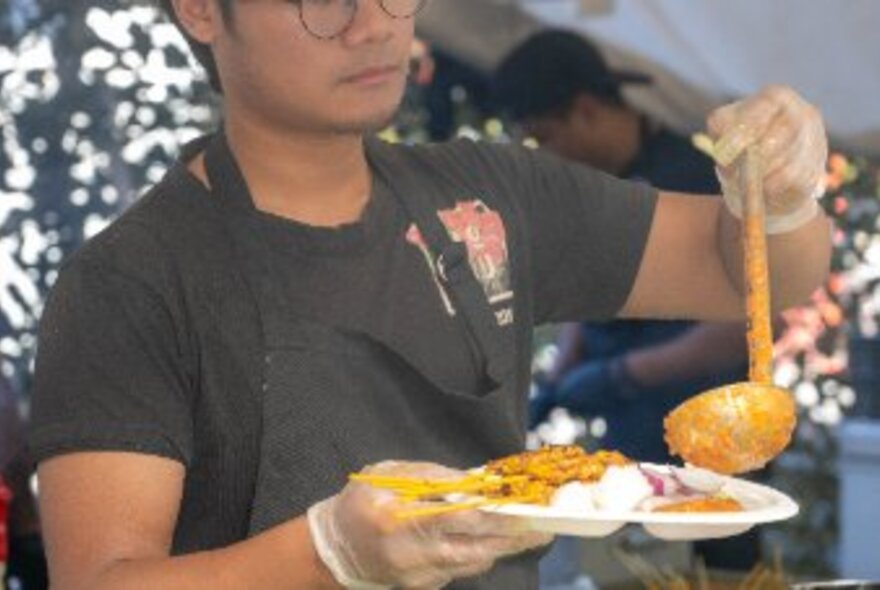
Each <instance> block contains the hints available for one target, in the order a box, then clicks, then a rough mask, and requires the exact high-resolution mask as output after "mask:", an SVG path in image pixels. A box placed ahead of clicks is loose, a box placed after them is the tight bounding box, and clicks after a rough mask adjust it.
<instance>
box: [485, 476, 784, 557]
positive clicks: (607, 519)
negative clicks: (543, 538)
mask: <svg viewBox="0 0 880 590" xmlns="http://www.w3.org/2000/svg"><path fill="white" fill-rule="evenodd" d="M651 468H652V469H655V470H665V471H668V470H669V467H668V466H665V465H651ZM723 479H724V480H725V482H724V486H723V488H722V492H724V493H725V494H727V495H729V496H731V497H733V498H735V499H736V500H738V501H739V502H740V503H741V504H742V505H743V507H744V508H745V510H743V511H742V512H647V511H640V510H633V511H627V512H607V511H599V510H595V509H592V508H586V509H584V510H582V511H581V510H571V509H562V508H555V507H552V506H536V505H531V504H506V505H501V506H485V507H483V508H481V510H485V511H487V512H493V513H496V514H506V515H509V516H515V517H518V518H521V519H522V521H523V525H524V526H525V527H526V528H528V529H531V530H536V531H544V532H548V533H554V534H560V535H572V536H576V537H605V536H607V535H610V534H612V533H614V532H615V531H617V530H619V529H620V528H622V527H624V526H625V525H627V524H638V525H641V526H643V527H644V528H645V530H647V531H648V533H650V534H651V535H654V536H655V537H658V538H661V539H666V540H670V541H685V540H694V539H714V538H721V537H730V536H733V535H738V534H741V533H744V532H746V531H747V530H749V529H750V528H752V527H753V526H755V525H756V524H762V523H768V522H776V521H780V520H787V519H789V518H792V517H793V516H795V515H796V514H797V513H798V510H799V508H798V505H797V503H796V502H795V501H794V500H792V499H791V498H789V497H788V496H786V495H785V494H783V493H782V492H779V491H777V490H774V489H773V488H770V487H767V486H763V485H759V484H756V483H752V482H749V481H745V480H742V479H737V478H734V477H724V478H723Z"/></svg>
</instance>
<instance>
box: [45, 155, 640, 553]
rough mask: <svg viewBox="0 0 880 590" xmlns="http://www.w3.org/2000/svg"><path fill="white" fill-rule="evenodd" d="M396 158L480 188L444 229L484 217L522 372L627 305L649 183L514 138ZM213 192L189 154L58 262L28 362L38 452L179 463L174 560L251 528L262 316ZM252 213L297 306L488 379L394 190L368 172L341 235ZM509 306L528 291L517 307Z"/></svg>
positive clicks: (497, 304) (490, 281) (432, 364)
mask: <svg viewBox="0 0 880 590" xmlns="http://www.w3.org/2000/svg"><path fill="white" fill-rule="evenodd" d="M395 149H398V150H401V153H405V152H406V151H407V150H418V151H419V153H420V154H421V156H422V157H424V158H427V159H428V160H430V161H431V162H432V164H433V165H434V167H435V168H436V169H437V170H442V174H443V175H444V176H446V177H448V178H453V179H455V178H457V179H462V180H463V181H465V182H464V184H465V185H474V186H480V187H484V188H483V189H482V190H481V192H480V194H462V195H460V196H458V195H457V196H455V202H456V205H455V206H454V207H449V208H446V209H443V210H440V211H438V215H439V216H440V218H441V219H442V220H443V223H444V225H445V226H446V228H447V230H448V231H449V232H450V234H454V233H456V232H458V231H465V232H467V231H473V228H474V227H478V228H481V229H480V232H483V236H482V237H480V238H479V240H478V241H477V242H476V243H479V246H480V248H481V250H480V252H479V253H478V255H476V258H474V259H472V260H471V263H472V265H474V264H476V267H477V268H479V269H481V270H479V271H478V273H477V274H478V275H479V276H480V279H481V283H482V286H483V288H484V289H485V292H486V296H487V298H488V299H489V301H490V303H491V305H492V309H493V311H495V313H496V317H497V318H498V321H499V325H500V326H502V327H505V329H511V330H514V331H515V338H516V341H517V347H516V349H517V351H519V352H518V353H517V356H518V358H517V359H516V360H517V362H518V363H519V364H520V365H521V366H522V367H526V366H527V363H528V356H527V351H528V350H529V344H530V337H531V330H532V327H533V326H534V325H536V324H538V323H542V322H547V321H560V320H586V319H591V320H601V319H607V318H610V317H613V316H614V315H615V313H616V312H617V311H618V310H619V308H620V307H621V305H622V304H623V303H624V301H625V300H626V297H627V295H628V294H629V292H630V289H631V287H632V283H633V281H634V278H635V274H636V271H637V269H638V266H639V263H640V260H641V256H642V252H643V249H644V246H645V242H646V240H647V235H648V230H649V227H650V224H651V220H652V216H653V211H654V205H655V201H656V197H655V193H654V191H653V190H652V189H650V188H649V187H647V186H645V185H641V184H634V183H628V182H624V181H620V180H617V179H614V178H611V177H609V176H606V175H603V174H601V173H598V172H596V171H593V170H590V169H588V168H584V167H580V166H577V165H573V164H570V163H566V162H563V161H562V160H559V159H556V158H554V157H552V156H549V155H546V154H541V153H537V152H533V151H530V150H526V149H523V148H519V147H513V146H495V145H487V144H479V143H473V142H469V141H458V142H454V143H449V144H442V145H435V146H419V147H403V146H400V147H397V148H395ZM423 176H424V179H423V181H424V183H426V185H427V184H429V183H437V182H439V179H438V178H436V177H434V176H432V175H431V174H429V173H423ZM390 182H392V183H394V182H395V181H394V176H393V175H391V176H390ZM214 198H215V195H212V194H211V193H210V192H208V191H207V189H205V187H204V186H203V185H202V184H200V183H199V182H198V181H197V180H196V179H195V177H193V176H192V175H191V174H190V173H189V172H188V171H187V169H186V167H185V164H184V163H182V162H181V163H178V164H177V165H175V166H174V167H173V168H172V169H171V170H170V171H169V173H168V174H167V175H166V177H165V178H164V179H163V180H162V182H160V183H159V184H158V185H157V186H156V187H154V188H153V189H152V190H151V191H150V192H149V193H148V194H147V195H145V196H144V197H143V198H142V199H141V200H140V201H139V202H138V203H137V204H135V205H134V206H133V207H132V208H131V209H129V210H128V211H127V212H126V213H125V214H124V215H123V216H121V217H120V218H119V219H118V220H117V221H116V222H115V223H113V224H112V225H111V226H110V227H109V228H107V229H106V230H105V231H104V232H102V233H101V234H100V235H99V236H97V237H95V238H94V239H92V240H91V241H90V242H89V243H88V244H87V245H86V246H84V247H83V248H82V249H80V251H79V252H78V253H76V254H75V255H74V256H73V257H71V258H70V259H69V260H68V261H66V263H65V265H64V268H63V270H62V272H61V274H60V277H59V280H58V282H57V284H56V285H55V287H54V289H53V290H52V293H51V295H50V297H49V300H48V302H47V305H46V309H45V312H44V316H43V319H42V322H41V328H40V341H39V344H40V349H39V354H38V358H37V363H36V377H35V387H34V392H33V400H34V402H33V426H32V432H31V445H32V449H33V452H34V454H35V456H36V458H37V460H45V459H47V458H49V457H52V456H56V455H60V454H64V453H69V452H75V451H87V450H112V451H128V452H136V453H147V454H153V455H159V456H162V457H167V458H171V459H173V460H176V461H179V462H181V463H182V464H183V465H184V466H185V467H186V469H187V476H186V481H185V484H184V495H183V498H182V501H181V516H180V518H179V521H178V524H177V529H176V532H175V542H174V547H173V551H174V552H175V553H182V552H188V551H195V550H200V549H210V548H213V547H218V546H222V545H225V544H228V543H231V542H234V541H236V540H240V539H242V538H243V537H244V536H245V535H246V533H247V516H248V510H249V503H248V502H249V499H250V497H251V494H252V493H253V486H254V479H255V470H256V464H255V460H254V459H255V457H258V456H259V452H260V451H259V440H258V436H255V434H258V432H259V423H260V407H259V404H258V403H255V400H258V399H259V395H258V392H259V390H260V387H261V385H262V384H261V370H260V367H261V366H262V363H263V360H264V345H263V334H262V332H261V323H260V310H259V309H258V306H257V305H256V303H255V299H254V295H253V292H252V287H251V285H249V284H248V282H247V280H246V279H245V277H244V276H243V274H242V273H241V271H240V269H239V268H238V267H237V265H236V264H235V262H234V261H235V259H236V255H235V253H233V252H232V246H231V244H230V239H229V235H228V232H227V231H226V226H225V225H224V223H225V222H224V220H223V219H222V218H221V217H220V212H219V210H218V209H217V208H216V207H213V206H211V205H212V203H211V200H212V199H214ZM404 198H405V196H404ZM255 215H257V216H258V218H259V219H258V223H259V227H260V228H261V231H262V232H263V237H264V238H265V240H266V242H265V243H266V244H268V245H269V246H270V248H269V251H270V252H271V254H270V255H271V256H273V257H275V258H274V260H273V261H272V262H273V265H274V266H275V267H277V268H280V269H283V270H282V272H285V273H289V276H287V277H286V279H287V280H286V281H285V282H286V283H287V284H288V285H291V287H290V288H289V289H290V290H289V292H288V293H287V295H288V296H289V300H290V305H291V306H295V308H296V309H297V310H298V312H299V313H300V314H301V315H302V316H303V317H306V318H307V319H309V320H311V321H314V322H317V323H320V324H326V325H330V326H334V327H342V328H345V329H347V330H351V331H354V332H363V333H367V334H369V335H370V336H371V337H372V338H375V339H377V340H379V341H381V342H384V343H385V344H386V345H387V346H388V347H389V348H391V349H393V350H395V351H397V352H398V353H399V354H401V355H402V356H404V357H406V358H407V360H408V361H409V362H410V364H411V365H412V366H414V367H416V368H417V369H418V370H419V371H421V372H423V373H424V374H425V376H426V377H428V378H429V379H430V380H432V381H434V382H436V383H439V384H441V385H442V386H444V387H446V388H449V389H454V390H463V391H474V390H475V389H479V388H480V387H481V386H482V384H481V382H480V378H479V375H480V373H479V372H478V371H476V370H475V366H474V360H473V355H472V353H471V352H470V351H471V347H472V343H470V342H469V341H468V339H467V337H466V332H465V330H464V329H463V328H462V323H461V318H460V317H459V314H457V313H455V309H454V306H452V305H451V303H450V302H449V301H448V298H447V294H446V293H444V290H443V288H442V286H441V285H440V283H439V282H438V280H437V274H436V269H435V268H433V267H432V265H431V263H430V260H429V259H428V258H427V257H426V256H425V255H424V250H423V239H422V237H421V235H420V233H419V231H418V230H417V229H416V228H414V227H413V225H412V222H411V221H410V220H409V219H407V216H406V215H405V214H404V212H403V210H402V208H401V206H400V204H399V203H398V202H397V201H396V200H395V199H394V198H393V197H392V196H391V193H390V190H389V187H388V186H384V185H383V183H382V182H380V181H378V180H376V181H374V185H373V192H372V195H371V199H370V202H369V204H368V206H367V208H366V210H365V212H364V215H363V216H362V219H361V220H360V221H359V222H357V223H354V224H351V225H348V226H343V227H341V228H336V229H328V228H315V227H308V226H304V225H302V224H298V223H295V222H293V221H290V220H288V219H283V218H279V217H274V216H271V215H268V214H265V213H260V212H255ZM487 236H488V237H487ZM459 237H461V236H459ZM465 238H466V236H465ZM505 242H506V243H505ZM513 242H515V243H513ZM508 247H511V248H515V249H517V250H519V251H522V252H523V253H524V255H523V256H520V257H518V258H517V260H518V261H519V262H518V264H519V267H517V268H506V265H507V264H508V260H507V258H506V252H507V250H508ZM511 275H512V276H515V277H516V280H511V278H510V276H511ZM517 290H519V291H523V292H522V293H514V292H513V291H517ZM515 297H522V299H521V301H527V302H529V305H528V307H527V308H526V309H525V310H524V313H520V314H519V315H518V316H516V317H514V316H513V315H512V314H511V313H510V309H509V306H510V303H509V302H510V301H511V300H512V299H513V298H515ZM522 385H523V391H522V403H523V405H524V403H525V397H526V392H525V387H524V383H522ZM371 426H372V427H374V428H387V427H393V425H383V424H375V425H371ZM495 426H496V425H494V424H486V429H487V430H491V429H492V428H494V427H495ZM320 445H321V441H315V449H316V452H320Z"/></svg>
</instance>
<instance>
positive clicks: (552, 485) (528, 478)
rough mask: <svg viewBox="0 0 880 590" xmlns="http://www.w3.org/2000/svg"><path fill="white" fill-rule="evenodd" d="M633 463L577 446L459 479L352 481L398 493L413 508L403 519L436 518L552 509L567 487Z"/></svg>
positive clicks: (355, 477) (364, 476) (532, 454)
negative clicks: (522, 507)
mask: <svg viewBox="0 0 880 590" xmlns="http://www.w3.org/2000/svg"><path fill="white" fill-rule="evenodd" d="M630 463H632V461H630V459H628V458H626V457H625V456H623V455H622V454H620V453H617V452H614V451H599V452H596V453H588V452H587V451H585V450H584V449H582V448H581V447H578V446H574V445H568V446H548V447H543V448H541V449H539V450H537V451H529V452H525V453H519V454H516V455H510V456H508V457H503V458H501V459H497V460H495V461H491V462H490V463H488V464H487V465H486V466H485V467H484V468H482V469H480V470H477V471H473V472H470V473H468V474H467V475H465V476H463V477H461V478H459V479H447V480H443V479H424V478H418V477H401V476H393V475H379V474H369V473H355V474H352V475H351V476H350V477H351V479H352V481H357V482H362V483H367V484H370V485H372V486H374V487H378V488H382V489H387V490H391V491H393V492H395V493H396V494H397V495H398V496H399V498H400V500H401V501H402V502H403V503H405V504H410V505H411V507H408V508H405V509H403V510H401V511H400V512H399V513H398V517H400V518H413V517H420V516H432V515H437V514H444V513H448V512H456V511H459V510H469V509H473V508H479V507H481V506H499V505H503V504H537V505H542V506H544V505H547V504H549V503H550V500H551V498H552V497H553V494H554V493H555V492H556V490H557V489H559V487H560V486H563V485H565V484H567V483H570V482H574V481H579V482H582V483H595V482H597V481H599V480H600V479H601V478H602V476H603V475H604V474H605V471H606V470H607V469H608V467H611V466H612V465H616V466H624V465H628V464H630Z"/></svg>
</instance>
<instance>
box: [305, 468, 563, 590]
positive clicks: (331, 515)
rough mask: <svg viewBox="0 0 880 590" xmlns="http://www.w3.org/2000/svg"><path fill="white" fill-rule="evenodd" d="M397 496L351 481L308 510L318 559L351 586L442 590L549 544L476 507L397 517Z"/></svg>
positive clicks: (441, 472) (449, 475) (443, 472)
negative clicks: (514, 556) (500, 561)
mask: <svg viewBox="0 0 880 590" xmlns="http://www.w3.org/2000/svg"><path fill="white" fill-rule="evenodd" d="M364 471H365V472H366V473H371V474H381V475H398V476H407V477H425V478H432V479H434V478H437V479H441V478H442V479H457V478H460V477H462V476H463V475H464V474H463V473H462V472H460V471H455V470H452V469H447V468H445V467H441V466H439V465H434V464H429V463H400V462H393V461H391V462H384V463H379V464H378V465H375V466H372V467H369V468H367V469H365V470H364ZM401 507H402V504H401V503H400V501H399V500H398V499H397V498H396V496H395V494H394V493H393V492H390V491H387V490H380V489H376V488H374V487H372V486H369V485H367V484H364V483H357V482H351V483H349V484H348V485H347V486H346V487H345V489H343V490H342V492H340V493H339V494H338V495H336V496H333V497H331V498H328V499H327V500H324V501H322V502H319V503H318V504H316V505H314V506H312V507H311V508H310V509H309V511H308V521H309V528H310V531H311V535H312V541H313V543H314V545H315V549H316V550H317V552H318V555H319V556H320V557H321V560H322V561H323V562H324V564H325V565H326V566H327V568H328V569H329V570H330V572H331V573H332V574H333V577H334V578H336V581H337V582H339V583H340V584H341V585H342V586H344V587H346V588H361V589H364V590H367V589H373V588H392V587H393V588H442V587H443V586H445V585H446V584H448V583H449V582H451V581H452V580H455V579H458V578H467V577H471V576H475V575H478V574H480V573H483V572H486V571H488V570H489V569H490V568H491V567H492V565H493V564H494V563H495V561H496V560H497V559H498V558H501V557H504V556H508V555H514V554H516V553H520V552H522V551H526V550H528V549H531V548H534V547H538V546H540V545H544V544H546V543H549V542H550V541H551V540H552V537H551V536H548V535H545V534H542V533H535V532H526V531H523V530H522V529H521V528H520V527H519V525H518V523H517V521H515V520H513V519H510V518H507V517H503V516H500V515H495V514H487V513H484V512H479V511H476V510H471V511H466V512H455V513H450V514H444V515H438V516H430V517H419V518H409V519H399V518H396V517H395V512H396V511H397V510H399V509H400V508H401Z"/></svg>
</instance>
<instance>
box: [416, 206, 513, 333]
mask: <svg viewBox="0 0 880 590" xmlns="http://www.w3.org/2000/svg"><path fill="white" fill-rule="evenodd" d="M437 215H438V217H439V218H440V221H442V222H443V225H444V226H445V227H446V231H447V232H448V233H449V237H450V238H451V239H452V240H453V241H456V242H464V244H465V246H466V247H467V252H468V261H469V262H470V265H471V269H472V270H473V272H474V275H475V276H476V277H477V279H478V280H479V281H480V284H481V285H482V286H483V291H484V292H485V293H486V298H487V299H488V300H489V303H490V304H493V305H494V304H498V303H502V302H504V301H508V300H509V299H511V298H512V297H513V290H512V289H511V287H510V282H511V281H510V262H509V259H508V251H507V232H506V230H505V227H504V220H503V219H502V218H501V215H499V214H498V212H497V211H493V210H492V209H490V208H489V207H487V206H486V204H485V203H483V202H482V201H480V200H474V201H460V202H458V203H456V205H455V207H453V208H452V209H443V210H441V211H438V212H437ZM406 239H407V241H408V242H409V243H411V244H413V245H415V246H417V247H418V248H419V250H421V251H422V253H423V254H424V255H425V259H426V261H427V262H428V266H429V267H430V269H431V272H432V274H433V275H434V280H435V282H436V283H437V286H438V287H439V289H440V294H441V297H442V298H443V302H444V305H445V306H446V310H447V312H448V313H449V314H450V315H454V314H455V310H454V308H453V307H452V304H451V301H450V299H449V296H448V294H447V293H446V290H445V289H444V287H443V285H442V283H440V281H439V280H438V279H437V268H436V263H435V261H434V259H433V257H432V256H431V255H430V253H429V251H428V247H427V244H425V240H424V238H423V237H422V233H421V231H419V228H418V227H416V225H415V224H412V225H411V226H410V228H409V230H408V231H407V232H406ZM496 317H497V319H498V323H499V325H506V324H509V323H511V322H512V321H513V316H512V312H511V310H510V309H507V310H501V311H498V312H496Z"/></svg>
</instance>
